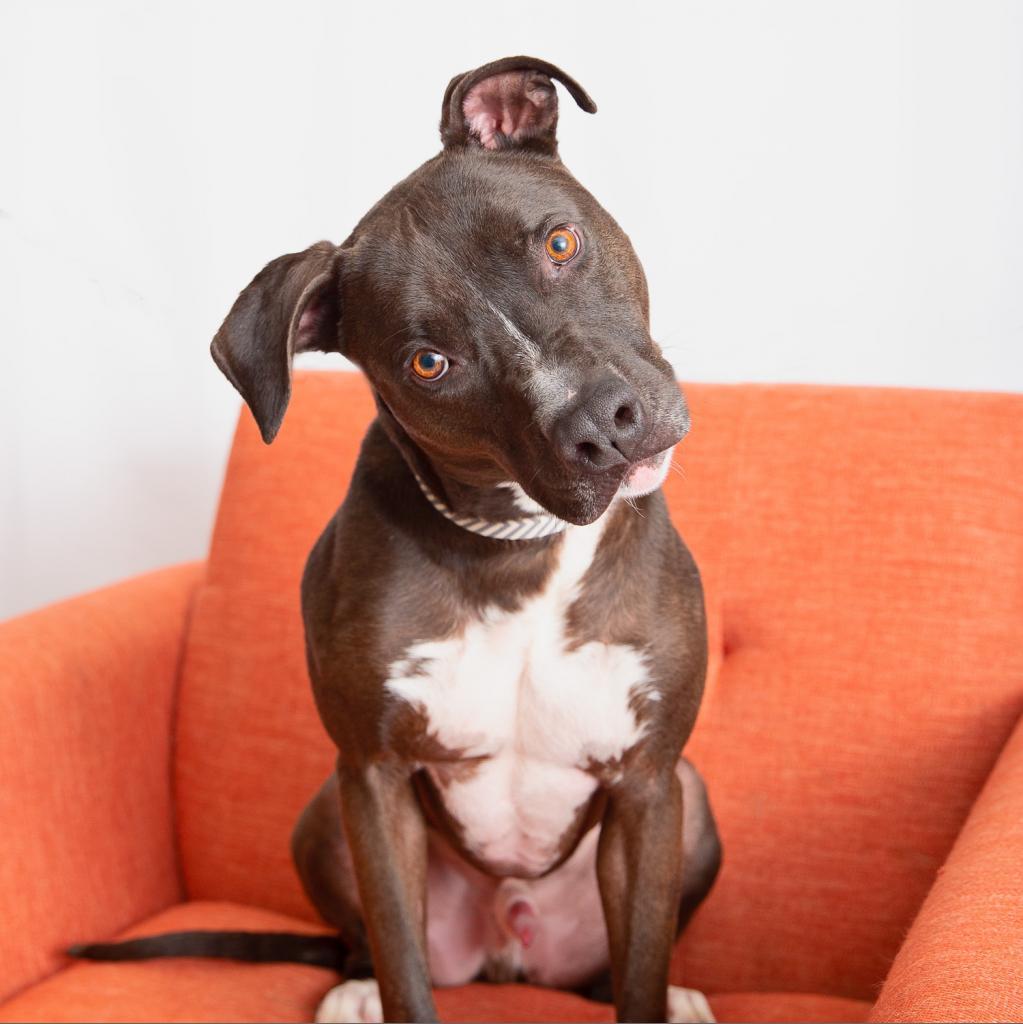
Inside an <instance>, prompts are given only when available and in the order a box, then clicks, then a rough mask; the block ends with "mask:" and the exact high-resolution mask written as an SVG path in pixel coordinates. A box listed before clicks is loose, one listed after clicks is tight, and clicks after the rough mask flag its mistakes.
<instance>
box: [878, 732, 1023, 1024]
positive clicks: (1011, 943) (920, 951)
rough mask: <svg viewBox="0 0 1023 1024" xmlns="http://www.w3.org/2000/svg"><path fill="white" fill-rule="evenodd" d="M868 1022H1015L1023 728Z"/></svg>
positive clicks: (1020, 953) (1022, 976) (1022, 893)
mask: <svg viewBox="0 0 1023 1024" xmlns="http://www.w3.org/2000/svg"><path fill="white" fill-rule="evenodd" d="M934 798H935V799H936V800H940V799H941V794H940V793H935V794H934ZM871 1020H875V1021H927V1020H940V1021H1005V1020H1023V721H1021V722H1020V723H1018V724H1017V725H1016V729H1015V731H1014V732H1013V734H1012V736H1011V738H1010V739H1009V742H1008V743H1007V744H1006V746H1005V749H1004V750H1003V751H1002V754H1001V756H1000V757H999V759H998V761H997V763H996V764H995V767H994V769H993V770H992V772H991V775H990V777H989V778H988V780H987V783H986V784H985V785H984V788H983V789H982V790H981V793H980V796H979V797H978V798H977V802H976V803H975V804H974V806H973V809H972V810H971V811H970V815H969V817H968V818H967V819H966V824H965V825H964V826H963V830H962V832H961V833H960V834H959V837H958V839H957V840H956V842H955V845H954V846H953V848H952V852H951V853H950V854H949V856H948V859H947V860H946V861H945V865H944V867H943V868H942V869H941V871H940V872H939V874H938V877H937V880H936V881H935V883H934V885H933V887H932V888H931V891H930V893H929V894H928V896H927V899H926V900H925V901H924V904H923V906H922V907H921V908H920V912H919V914H917V917H916V920H915V921H914V922H913V926H912V927H911V928H910V931H909V934H908V936H907V937H906V940H905V942H904V943H903V944H902V948H901V949H900V950H899V952H898V954H897V956H896V957H895V961H894V963H893V964H892V968H891V971H889V973H888V978H887V980H886V981H885V983H884V987H883V988H882V989H881V995H880V997H879V998H878V1000H877V1003H876V1005H875V1006H874V1010H873V1013H872V1015H871Z"/></svg>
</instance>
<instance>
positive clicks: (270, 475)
mask: <svg viewBox="0 0 1023 1024" xmlns="http://www.w3.org/2000/svg"><path fill="white" fill-rule="evenodd" d="M687 390H688V393H689V396H690V400H691V405H692V408H693V416H694V432H693V434H692V436H691V437H690V438H689V439H687V441H686V442H685V443H684V445H683V446H682V449H681V451H680V455H679V458H678V461H680V462H681V464H682V466H683V468H684V472H685V479H684V480H683V479H682V477H681V476H677V475H672V477H671V478H670V480H669V483H668V485H667V489H668V499H669V502H670V504H671V508H672V514H673V516H674V517H675V519H676V522H677V524H678V525H679V527H680V529H681V530H682V532H683V534H684V535H685V537H686V539H687V541H688V542H689V544H690V546H691V547H692V549H693V551H694V554H695V555H696V558H697V561H698V562H699V563H700V566H701V569H702V571H703V575H704V582H705V585H706V590H707V601H708V608H709V611H710V629H711V646H712V657H711V666H710V673H709V678H708V688H707V694H706V698H705V701H704V706H703V708H702V710H701V714H700V720H699V722H698V725H697V728H696V731H695V733H694V735H693V737H692V739H691V741H690V743H689V745H688V748H687V753H688V755H689V756H690V757H691V758H692V759H693V760H694V761H695V762H696V763H697V765H698V766H699V767H700V769H701V771H702V772H703V774H704V776H705V777H706V779H707V781H708V786H709V789H710V792H711V799H712V802H713V803H714V806H715V809H716V813H717V816H718V820H719V825H720V828H721V832H722V836H723V840H724V847H725V864H724V868H723V870H722V873H721V876H720V878H719V881H718V883H717V886H716V887H715V889H714V891H713V892H712V894H711V896H710V898H709V899H708V901H707V902H706V904H705V905H704V906H703V907H701V909H700V910H699V912H698V913H697V915H696V917H695V918H694V919H693V921H692V923H691V926H690V928H689V929H688V930H687V932H686V933H685V935H684V936H683V937H682V939H681V940H680V942H679V944H678V946H677V949H676V956H675V960H674V963H673V965H672V973H673V979H674V980H675V981H677V982H684V983H685V984H686V985H689V986H691V987H695V988H700V989H703V990H704V991H706V992H707V993H708V994H709V997H710V1001H711V1005H712V1007H713V1009H714V1010H715V1012H716V1014H717V1016H718V1018H719V1019H720V1020H757V1021H785V1020H819V1021H838V1020H867V1019H868V1018H869V1019H874V1020H900V1021H903V1020H905V1021H911V1020H938V1019H940V1020H1014V1019H1015V1020H1019V1019H1023V966H1021V965H1023V726H1020V724H1019V722H1020V716H1021V713H1023V397H1020V396H1012V395H995V394H965V393H964V394H959V393H938V392H926V391H906V390H890V389H889V390H884V389H867V388H844V389H843V388H824V387H781V386H778V387H774V386H759V387H753V386H733V387H723V386H708V385H699V386H696V385H694V386H692V387H690V388H688V389H687ZM371 416H372V402H371V400H370V397H369V394H368V391H367V389H366V387H365V385H364V384H363V383H362V382H361V380H359V379H358V378H356V377H354V376H350V375H347V374H335V373H306V374H298V375H297V377H296V386H295V396H294V399H293V402H292V408H291V410H290V412H289V415H288V418H287V420H286V421H285V425H284V429H283V430H282V432H281V435H280V437H279V439H278V441H277V442H276V443H275V444H274V446H273V447H272V448H269V449H267V448H265V447H264V446H263V445H262V443H261V441H260V440H259V437H258V433H257V431H256V429H255V426H254V424H253V423H252V422H251V420H250V418H249V416H248V414H247V413H243V416H242V419H241V421H240V423H239V429H238V434H237V437H236V441H235V445H234V448H233V451H232V454H231V459H230V464H229V466H228V471H227V477H226V481H225V484H224V491H223V495H222V498H221V503H220V509H219V513H218V517H217V524H216V528H215V530H214V536H213V541H212V544H211V549H210V553H209V557H208V560H207V561H206V562H205V563H203V564H201V565H190V566H183V567H180V568H174V569H168V570H164V571H162V572H158V573H153V574H151V575H148V576H144V577H140V578H138V579H135V580H131V581H128V582H126V583H123V584H120V585H118V586H115V587H111V588H108V589H106V590H101V591H98V592H96V593H93V594H89V595H86V596H84V597H80V598H76V599H73V600H71V601H66V602H63V603H61V604H59V605H55V606H53V607H51V608H48V609H44V610H43V611H40V612H36V613H34V614H32V615H27V616H24V617H23V618H20V619H16V620H12V621H10V622H8V623H5V624H2V625H0V729H2V730H3V737H4V741H5V742H4V743H3V746H2V748H0V749H2V753H0V835H2V836H3V845H2V853H0V905H2V906H3V907H4V911H5V915H4V921H5V926H4V928H2V929H0V1020H80V1019H91V1020H110V1021H120V1020H149V1019H153V1020H209V1021H215V1020H228V1019H230V1020H250V1021H261V1020H296V1021H299V1020H309V1019H311V1015H312V1012H313V1009H314V1007H315V1005H316V1002H317V1000H318V998H319V997H320V996H321V995H322V993H323V992H325V991H326V989H327V988H329V987H330V986H331V985H332V984H333V983H334V980H335V979H334V978H333V977H332V976H331V975H330V974H328V973H327V972H325V971H323V970H319V969H317V968H312V967H306V966H299V965H243V964H231V963H223V962H204V961H198V960H182V961H163V962H151V963H133V964H132V963H128V964H116V963H111V964H103V963H70V962H69V961H68V960H67V959H66V958H65V957H64V956H63V954H62V950H63V949H64V948H66V947H67V946H68V945H70V944H71V943H74V942H79V941H83V940H99V939H105V938H111V937H115V936H121V935H126V934H145V933H151V932H158V931H166V930H177V929H184V928H232V929H237V928H251V929H257V930H258V929H276V930H289V929H294V930H304V931H317V930H321V929H322V928H323V926H322V925H321V924H320V923H318V922H317V921H316V918H315V915H314V914H313V912H312V910H311V908H310V907H309V906H308V904H307V903H306V901H305V899H304V897H303V895H302V893H301V891H300V889H299V886H298V883H297V881H296V879H295V877H294V874H293V872H292V869H291V866H290V862H289V852H288V836H289V833H290V829H291V826H292V824H293V822H294V820H295V818H296V817H297V815H298V813H299V811H300V809H301V807H302V805H303V804H304V802H305V800H306V798H307V797H308V796H309V794H311V793H312V792H313V790H314V789H315V788H316V787H317V786H318V785H319V783H320V782H321V781H322V779H323V778H324V777H325V776H326V775H327V773H328V772H329V771H330V770H331V766H332V761H333V758H332V753H331V747H330V743H329V741H328V740H327V739H326V737H325V735H324V734H323V731H322V728H321V727H320V724H319V720H318V718H317V716H316V712H315V709H314V707H313V703H312V698H311V694H310V692H309V686H308V683H307V680H306V675H305V666H304V661H303V658H304V655H303V645H302V623H301V618H300V615H299V609H298V580H299V576H300V573H301V570H302V565H303V562H304V559H305V555H306V553H307V551H308V550H309V548H310V547H311V545H312V543H313V541H314V540H315V538H316V536H317V534H318V532H319V530H320V529H321V528H322V526H323V524H324V523H325V522H326V520H327V518H328V517H329V516H330V515H331V513H332V512H333V510H334V508H335V507H336V505H337V504H338V502H339V501H340V500H341V498H342V497H343V495H344V491H345V488H346V485H347V479H348V475H349V474H350V472H351V468H352V465H353V463H354V459H355V456H356V453H357V450H358V445H359V441H360V439H361V436H362V432H363V430H364V428H365V424H366V423H367V422H368V421H369V419H370V417H371ZM438 1005H439V1008H440V1012H441V1014H442V1017H443V1018H444V1019H447V1020H487V1019H490V1020H593V1021H598V1020H610V1019H612V1015H611V1010H610V1007H608V1006H605V1005H603V1004H597V1003H588V1002H586V1001H584V1000H582V999H580V998H578V997H576V996H573V995H569V994H565V993H552V992H546V991H543V990H538V989H533V988H529V987H527V986H517V985H513V986H489V985H471V986H467V987H465V988H462V989H453V990H445V991H442V992H440V993H439V996H438Z"/></svg>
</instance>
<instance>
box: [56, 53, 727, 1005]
mask: <svg viewBox="0 0 1023 1024" xmlns="http://www.w3.org/2000/svg"><path fill="white" fill-rule="evenodd" d="M555 80H556V81H558V82H560V83H562V84H563V85H564V86H565V88H566V89H567V90H568V92H569V93H570V94H571V96H572V97H573V99H575V101H576V103H578V105H579V106H580V107H582V109H584V110H586V111H589V112H591V113H592V112H594V111H595V109H596V108H595V106H594V104H593V101H592V100H591V99H590V98H589V96H588V95H587V94H586V93H585V92H584V91H583V89H582V88H581V87H580V86H579V85H578V84H577V83H576V82H575V81H573V80H572V79H571V78H569V77H568V76H567V75H565V74H564V72H562V71H560V70H559V69H558V68H556V67H554V66H552V65H550V64H547V63H545V62H544V61H540V60H535V59H532V58H526V57H511V58H506V59H504V60H499V61H496V62H495V63H492V64H488V65H486V66H485V67H482V68H479V69H477V70H475V71H471V72H469V73H467V74H463V75H458V76H456V77H455V78H454V79H453V80H452V81H451V84H450V85H449V86H448V89H447V92H446V93H445V96H444V101H443V112H442V119H441V126H440V127H441V137H442V139H443V143H444V148H443V150H442V151H441V153H440V154H439V155H438V156H436V157H434V158H433V159H432V160H429V161H428V162H427V163H425V164H424V165H423V166H422V167H420V168H419V169H418V170H416V171H415V172H413V173H412V174H411V175H410V176H409V177H408V178H406V179H405V180H404V181H403V182H401V183H400V184H399V185H397V186H396V187H395V188H393V189H392V190H391V191H390V192H389V193H387V195H385V196H384V198H383V199H381V200H380V201H379V202H378V203H377V204H376V205H375V206H374V207H373V208H372V209H371V210H370V211H369V213H368V214H366V216H365V217H364V218H363V219H362V221H361V222H360V223H359V224H358V226H357V227H356V228H355V230H354V231H353V232H352V234H351V235H350V237H349V238H348V239H347V241H345V242H344V243H343V244H342V245H340V246H334V245H332V244H328V243H325V242H321V243H319V244H317V245H314V246H312V247H311V248H309V249H307V250H306V251H305V252H301V253H296V254H292V255H288V256H282V257H281V258H280V259H277V260H274V261H273V262H272V263H270V264H269V265H268V266H267V267H265V268H264V269H263V270H262V271H261V272H260V273H259V274H258V275H257V276H256V278H255V280H254V281H253V282H252V283H251V284H250V285H249V286H248V287H247V288H246V289H245V290H244V291H243V292H242V293H241V295H240V296H239V298H238V300H237V301H236V302H235V304H234V306H233V308H232V309H231V312H230V313H229V314H228V316H227V319H226V320H225V321H224V324H223V326H222V327H221V328H220V330H219V332H218V333H217V335H216V337H215V339H214V341H213V345H212V351H213V357H214V359H215V360H216V362H217V365H218V366H219V367H220V368H221V369H222V370H223V372H224V373H225V374H226V375H227V377H228V378H229V380H230V381H231V382H232V383H233V384H234V385H235V387H236V388H237V389H238V391H239V392H241V394H242V397H243V398H244V399H245V401H246V402H247V403H248V405H249V407H250V408H251V410H252V412H253V414H254V416H255V418H256V421H257V422H258V424H259V427H260V430H261V431H262V434H263V438H264V440H266V441H267V442H270V441H272V440H273V438H274V435H275V434H276V433H277V430H278V428H279V426H280V424H281V420H282V418H283V416H284V413H285V409H286V407H287V404H288V398H289V392H290V377H291V361H292V356H293V355H294V354H295V353H296V352H301V351H305V350H310V349H318V350H322V351H330V352H340V353H343V354H344V355H345V356H347V357H348V358H349V359H350V360H352V361H353V362H354V363H356V364H357V365H358V366H359V367H361V369H362V370H363V372H364V373H365V374H366V376H367V378H368V379H369V382H370V384H371V385H372V388H373V393H374V395H375V397H376V402H377V408H378V416H377V419H376V420H375V421H374V422H373V424H372V425H371V427H370V428H369V431H368V433H367V435H366V438H365V441H364V443H363V446H362V452H361V454H360V457H359V461H358V465H357V466H356V469H355V474H354V477H353V480H352V485H351V489H350V491H349V493H348V496H347V497H346V499H345V501H344V503H343V504H342V506H341V507H340V508H339V509H338V511H337V513H336V514H335V516H334V518H333V519H332V520H331V521H330V523H329V524H328V525H327V528H326V530H325V531H324V533H323V535H322V536H321V537H320V539H319V541H318V542H317V544H316V546H315V548H314V549H313V551H312V554H311V555H310V557H309V561H308V564H307V566H306V571H305V576H304V579H303V583H302V608H303V613H304V618H305V628H306V638H307V650H308V663H309V673H310V676H311V679H312V684H313V690H314V693H315V697H316V702H317V706H318V708H319V711H320V714H321V716H322V719H323V723H324V725H325V727H326V729H327V731H328V733H329V734H330V736H331V737H332V739H333V740H334V741H335V742H336V744H337V748H338V751H339V755H338V760H337V768H336V771H335V772H334V773H333V774H332V775H331V776H330V778H329V779H328V780H327V781H326V782H325V783H324V785H323V788H322V789H321V790H320V792H319V793H317V794H316V795H315V796H314V797H313V799H312V801H311V802H310V804H309V806H308V807H307V808H306V810H305V812H304V813H303V815H302V817H301V819H300V821H299V823H298V826H297V828H296V830H295V834H294V841H293V851H294V856H295V863H296V865H297V868H298V872H299V874H300V876H301V879H302V881H303V884H304V886H305V889H306V892H307V893H308V895H309V898H310V899H311V900H312V902H313V904H314V905H315V906H316V908H317V909H318V910H319V912H320V913H321V914H322V916H323V918H324V919H325V920H326V921H328V922H329V923H330V924H332V925H333V926H334V927H336V928H337V930H338V932H339V934H340V940H341V942H340V944H339V943H337V942H336V941H335V940H330V942H329V943H327V942H326V941H325V940H309V939H304V938H300V937H288V936H276V937H272V936H271V937H262V938H261V941H262V945H261V946H259V947H258V948H257V944H256V939H257V938H260V937H254V936H249V937H246V936H245V935H244V934H242V935H237V934H236V935H233V936H232V935H226V936H225V935H218V934H217V933H212V934H203V933H183V934H179V935H176V936H164V937H157V938H151V939H144V940H137V941H136V942H134V943H123V944H119V945H114V946H110V945H107V946H90V947H83V948H79V949H77V950H76V953H77V954H78V955H84V956H94V957H100V956H102V957H106V958H123V957H128V956H138V957H144V956H158V955H183V954H186V953H191V954H196V953H199V954H207V955H220V956H237V957H242V958H249V959H292V958H293V959H304V960H306V961H307V962H320V963H325V964H332V965H335V966H339V967H340V966H343V968H344V973H345V976H346V978H347V980H346V981H344V982H343V983H342V984H341V985H339V986H337V987H336V988H334V989H333V990H332V991H330V992H329V993H328V995H327V996H326V998H325V999H324V1001H323V1003H322V1004H321V1007H320V1010H319V1014H318V1016H319V1019H320V1020H324V1021H327V1020H337V1021H341V1020H345V1021H348V1020H363V1021H377V1020H383V1019H386V1020H392V1021H398V1020H417V1021H418V1020H434V1019H436V1011H435V1008H434V1003H433V996H432V992H431V987H432V986H433V985H458V984H462V983H465V982H468V981H470V980H473V979H476V978H480V977H484V978H490V979H494V980H499V981H508V980H514V979H519V978H521V979H524V980H527V981H529V982H532V983H535V984H540V985H548V986H556V987H562V988H574V989H579V990H584V991H591V992H592V991H594V990H595V988H596V989H597V990H599V987H600V985H601V981H602V979H610V981H611V988H612V991H613V998H614V1002H615V1006H616V1009H617V1014H618V1019H619V1020H639V1021H656V1020H661V1021H663V1020H710V1019H712V1018H711V1017H710V1011H709V1008H708V1007H707V1004H706V1000H705V999H704V998H703V997H702V996H701V995H700V994H699V993H695V992H691V991H690V990H686V989H677V988H673V987H672V988H669V985H668V963H669V957H670V953H671V948H672V944H673V942H674V939H675V937H676V934H677V932H678V930H679V929H680V928H681V927H682V926H684V924H685V923H686V921H687V920H688V918H689V915H690V914H691V913H692V911H693V910H694V909H695V907H696V906H697V904H698V903H699V902H700V901H701V900H702V898H703V897H704V896H705V895H706V893H707V891H708V889H709V888H710V886H711V884H712V882H713V880H714V877H715V875H716V873H717V869H718V865H719V861H720V847H719V844H718V838H717V833H716V830H715V827H714V821H713V817H712V815H711V812H710V808H709V806H708V803H707V798H706V793H705V790H704V786H703V783H702V781H701V780H700V778H699V776H698V775H697V774H696V772H695V770H694V769H693V768H692V766H691V765H689V764H688V762H686V761H684V760H681V759H680V753H681V750H682V747H683V745H684V744H685V742H686V739H687V737H688V736H689V733H690V730H691V729H692V727H693V722H694V719H695V717H696V712H697V708H698V706H699V703H700V697H701V693H702V690H703V683H704V671H705V663H706V630H705V623H704V610H703V598H702V591H701V587H700V579H699V575H698V573H697V569H696V566H695V565H694V563H693V560H692V558H691V556H690V554H689V552H688V551H687V549H686V547H685V545H684V544H683V543H682V540H681V539H680V538H679V536H678V534H677V533H676V532H675V529H674V528H673V526H672V524H671V522H670V521H669V518H668V513H667V510H666V507H665V502H664V498H663V496H662V494H661V492H660V485H661V483H662V481H663V480H664V477H665V475H666V474H667V472H668V469H669V467H670V465H671V457H672V449H673V447H674V446H675V445H676V444H677V443H678V442H679V441H680V440H681V439H682V438H683V436H684V435H685V433H686V431H687V430H688V427H689V416H688V412H687V409H686V405H685V401H684V399H683V397H682V395H681V393H680V391H679V389H678V386H677V384H676V382H675V378H674V374H673V372H672V368H671V366H670V365H669V364H668V363H667V362H666V361H665V359H664V358H663V356H662V355H661V352H660V350H659V349H658V347H657V345H656V344H655V343H654V341H653V340H652V338H651V337H650V333H649V317H648V301H647V290H646V283H645V279H644V276H643V271H642V268H641V267H640V263H639V260H638V259H637V258H636V255H635V253H634V252H633V250H632V247H631V245H630V243H629V240H628V238H627V237H626V236H625V234H624V233H623V232H622V230H621V229H620V228H619V227H618V225H617V224H616V223H615V222H614V220H612V218H611V217H610V216H609V215H608V214H607V213H606V212H605V211H604V210H603V209H602V208H601V207H600V206H599V205H598V203H597V202H596V200H595V199H594V198H593V197H592V196H591V195H590V194H589V193H588V192H587V191H586V190H585V189H583V188H582V186H580V185H579V183H578V182H577V181H576V180H575V178H573V177H572V175H571V174H570V173H569V172H568V170H567V169H566V168H565V166H564V164H562V162H561V160H560V159H559V157H558V151H557V142H556V136H555V129H556V123H557V95H556V91H555V87H554V84H553V81H555ZM605 924H606V927H605ZM342 950H343V953H342Z"/></svg>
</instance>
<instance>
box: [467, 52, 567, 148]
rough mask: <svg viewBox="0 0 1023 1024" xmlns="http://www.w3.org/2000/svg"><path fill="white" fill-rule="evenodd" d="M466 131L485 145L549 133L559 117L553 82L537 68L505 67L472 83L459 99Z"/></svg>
mask: <svg viewBox="0 0 1023 1024" xmlns="http://www.w3.org/2000/svg"><path fill="white" fill-rule="evenodd" d="M462 113H463V114H464V115H465V120H466V123H467V124H468V126H469V131H470V132H471V133H472V134H473V135H475V136H476V137H477V138H478V139H479V140H480V145H482V146H483V148H484V149H499V148H500V147H501V145H502V144H503V143H505V142H506V141H510V142H513V143H515V142H522V141H523V140H525V139H528V138H532V137H534V136H542V135H546V134H548V133H551V132H552V131H553V129H554V125H555V122H556V121H557V119H558V96H557V93H556V92H555V91H554V83H553V82H552V81H551V80H550V79H549V78H548V77H547V76H546V75H541V74H539V73H538V72H536V71H507V72H505V73H504V74H501V75H491V77H490V78H485V79H484V80H483V81H482V82H480V83H479V84H478V85H474V86H473V87H472V88H471V89H470V90H469V91H468V92H467V93H466V94H465V99H464V100H463V101H462Z"/></svg>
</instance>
